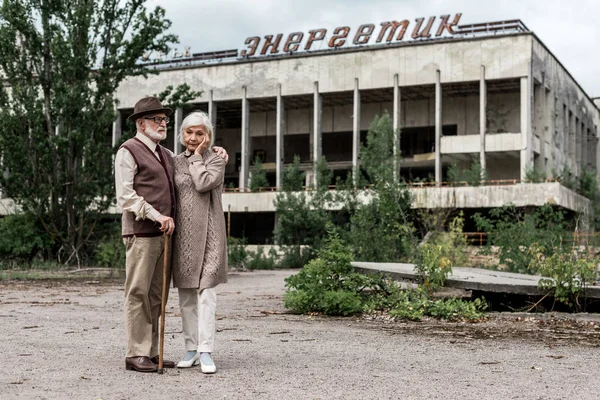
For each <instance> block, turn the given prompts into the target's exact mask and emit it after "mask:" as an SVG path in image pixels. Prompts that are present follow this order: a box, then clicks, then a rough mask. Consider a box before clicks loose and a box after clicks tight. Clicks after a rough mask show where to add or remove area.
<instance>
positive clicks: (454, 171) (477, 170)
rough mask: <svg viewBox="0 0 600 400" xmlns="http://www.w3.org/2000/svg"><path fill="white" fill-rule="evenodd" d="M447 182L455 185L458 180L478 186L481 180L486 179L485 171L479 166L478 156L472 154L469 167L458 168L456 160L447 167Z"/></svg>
mask: <svg viewBox="0 0 600 400" xmlns="http://www.w3.org/2000/svg"><path fill="white" fill-rule="evenodd" d="M447 174H448V178H447V179H448V182H451V183H453V184H454V185H456V184H457V183H460V182H466V183H467V185H469V186H479V185H481V182H482V181H484V180H486V179H487V171H486V170H485V169H484V168H483V167H482V166H481V163H480V161H479V158H478V157H476V156H473V157H472V159H471V165H470V167H469V168H459V167H458V166H457V164H456V162H453V163H452V165H451V166H450V167H449V168H448V172H447Z"/></svg>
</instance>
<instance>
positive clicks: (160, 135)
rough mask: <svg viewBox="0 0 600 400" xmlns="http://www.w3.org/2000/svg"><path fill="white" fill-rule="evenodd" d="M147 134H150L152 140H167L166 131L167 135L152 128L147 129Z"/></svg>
mask: <svg viewBox="0 0 600 400" xmlns="http://www.w3.org/2000/svg"><path fill="white" fill-rule="evenodd" d="M146 133H147V134H148V136H150V138H151V139H154V140H165V139H166V138H167V132H166V131H165V133H160V132H159V131H156V130H154V129H152V128H150V127H147V128H146Z"/></svg>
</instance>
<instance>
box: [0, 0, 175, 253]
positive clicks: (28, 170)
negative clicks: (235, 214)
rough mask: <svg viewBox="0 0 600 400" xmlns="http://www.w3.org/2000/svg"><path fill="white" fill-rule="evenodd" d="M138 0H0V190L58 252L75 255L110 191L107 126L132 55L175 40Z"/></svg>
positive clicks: (134, 66) (131, 72) (137, 70)
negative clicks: (32, 219) (34, 219)
mask: <svg viewBox="0 0 600 400" xmlns="http://www.w3.org/2000/svg"><path fill="white" fill-rule="evenodd" d="M144 3H145V1H144V0H4V1H3V2H2V5H1V7H0V78H1V79H2V80H3V84H2V85H0V120H1V121H2V124H1V125H0V156H1V157H2V164H3V168H4V170H5V171H6V172H5V173H4V174H3V176H2V177H0V185H1V188H2V190H3V192H4V193H5V194H6V195H7V196H9V197H12V198H13V199H14V200H15V201H16V203H17V204H18V206H20V207H21V208H22V209H23V210H24V211H29V212H32V213H34V214H35V215H36V216H37V217H38V218H39V220H40V221H41V222H42V224H43V226H44V228H45V229H46V231H47V232H48V233H49V235H50V236H51V237H52V238H53V240H54V243H55V255H56V257H57V258H58V260H59V261H62V262H65V263H69V262H73V261H75V260H77V261H79V255H80V254H81V252H82V250H83V249H84V248H85V245H86V243H87V242H88V240H89V238H90V236H91V235H92V232H93V230H94V226H95V223H96V221H97V220H98V219H99V215H100V214H101V213H102V212H103V211H105V210H107V209H108V207H109V206H110V204H111V202H112V201H113V199H114V189H113V186H114V184H113V178H112V173H111V170H112V168H111V166H112V155H113V154H114V152H113V151H111V148H110V146H111V141H110V138H111V135H110V129H111V124H112V121H113V120H114V118H115V114H114V109H115V105H116V100H115V98H114V93H115V91H116V89H117V88H118V86H119V84H121V83H122V82H123V81H124V80H125V79H127V78H129V77H134V76H140V75H141V76H147V75H148V74H150V73H155V72H154V71H152V70H150V69H146V68H143V67H142V66H141V65H140V62H139V60H140V59H141V57H142V56H143V55H144V54H147V53H148V52H151V51H157V52H164V53H166V52H167V51H168V50H169V46H170V45H171V44H173V43H177V37H176V36H174V35H172V34H168V33H167V30H168V29H169V27H170V26H171V22H170V21H169V20H168V19H165V10H164V9H162V8H160V7H156V8H154V9H153V10H148V9H147V8H146V7H145V5H144Z"/></svg>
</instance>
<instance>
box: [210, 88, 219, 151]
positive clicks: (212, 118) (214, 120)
mask: <svg viewBox="0 0 600 400" xmlns="http://www.w3.org/2000/svg"><path fill="white" fill-rule="evenodd" d="M208 118H209V119H210V122H211V124H212V126H213V137H214V138H215V139H216V138H217V104H216V103H215V102H214V100H213V91H212V90H211V91H210V92H209V93H208Z"/></svg>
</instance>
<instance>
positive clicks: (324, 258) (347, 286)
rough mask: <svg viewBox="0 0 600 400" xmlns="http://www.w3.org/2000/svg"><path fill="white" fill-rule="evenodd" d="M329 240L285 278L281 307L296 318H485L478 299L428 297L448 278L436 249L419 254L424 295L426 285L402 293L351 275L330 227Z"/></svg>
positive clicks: (347, 255) (347, 253)
mask: <svg viewBox="0 0 600 400" xmlns="http://www.w3.org/2000/svg"><path fill="white" fill-rule="evenodd" d="M328 235H329V236H328V238H327V240H326V243H325V246H324V247H323V248H322V249H321V250H320V251H319V254H318V258H316V259H314V260H312V261H310V262H309V263H308V264H307V265H305V266H304V268H303V269H302V270H301V271H300V272H299V273H298V274H296V275H292V276H290V277H288V278H287V279H286V287H287V291H286V294H285V306H286V308H288V309H290V310H292V311H294V312H297V313H311V312H320V313H323V314H326V315H352V314H356V313H360V312H364V311H375V310H385V311H388V312H389V313H390V315H392V316H393V317H395V318H398V319H409V320H420V319H421V318H422V317H423V316H426V315H430V316H433V317H436V318H444V319H448V320H469V321H476V320H480V319H482V318H484V317H485V315H484V314H483V312H484V310H485V308H486V304H485V303H484V302H483V301H482V300H480V299H477V300H475V301H473V302H465V301H462V300H458V299H449V300H433V299H432V298H431V291H433V289H434V288H435V287H439V285H441V283H443V279H444V277H445V276H446V275H447V273H449V266H448V265H446V261H444V260H443V259H441V258H440V252H439V251H438V249H437V247H432V248H430V249H428V250H423V251H424V253H425V254H424V255H423V259H424V260H426V263H427V266H426V267H424V268H423V271H424V275H423V276H426V281H428V282H429V283H430V286H429V289H431V290H426V289H425V286H421V287H420V288H419V289H417V290H402V289H401V288H400V286H399V285H398V284H397V283H396V282H394V281H392V280H391V279H389V278H387V277H385V276H383V275H381V274H375V275H363V274H360V273H357V272H355V271H354V269H353V267H352V264H351V260H352V258H353V256H352V251H351V250H350V248H349V247H348V246H347V245H345V244H344V243H343V242H342V240H341V239H340V237H339V235H338V234H337V233H335V230H334V228H333V226H331V225H329V227H328ZM429 255H431V257H429ZM440 262H441V263H442V265H441V267H442V268H440ZM430 266H431V267H433V268H429V267H430ZM427 268H429V269H427ZM433 269H435V271H433ZM440 271H441V273H440ZM424 281H425V280H424ZM434 282H435V283H434Z"/></svg>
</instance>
